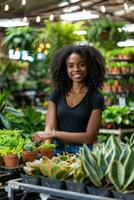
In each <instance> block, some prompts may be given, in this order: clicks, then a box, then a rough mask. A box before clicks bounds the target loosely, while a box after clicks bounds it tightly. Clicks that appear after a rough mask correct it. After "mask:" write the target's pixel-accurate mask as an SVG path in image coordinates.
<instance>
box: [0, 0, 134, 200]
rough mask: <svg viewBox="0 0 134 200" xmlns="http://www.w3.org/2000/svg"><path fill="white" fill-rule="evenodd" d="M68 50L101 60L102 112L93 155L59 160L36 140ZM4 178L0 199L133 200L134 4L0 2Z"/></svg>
mask: <svg viewBox="0 0 134 200" xmlns="http://www.w3.org/2000/svg"><path fill="white" fill-rule="evenodd" d="M70 44H72V45H73V44H74V45H77V44H78V45H91V46H94V47H95V48H96V49H98V50H99V51H100V52H101V53H102V55H103V56H104V58H105V62H106V75H105V82H104V86H103V89H102V91H101V93H102V95H103V96H104V100H105V109H104V111H103V112H102V122H101V127H100V129H99V133H98V135H97V142H96V143H95V144H94V146H93V149H92V151H90V150H89V149H88V148H87V145H86V144H84V145H83V146H82V147H81V149H80V151H79V153H78V155H77V154H69V153H65V154H64V155H57V156H54V153H53V152H54V150H55V144H47V145H46V144H45V145H44V144H41V145H42V146H39V145H38V146H37V145H36V144H35V142H33V141H32V137H33V134H34V133H36V132H37V131H43V130H44V127H45V123H46V113H47V109H48V100H49V96H50V94H51V92H52V91H53V86H52V83H51V76H50V66H51V61H52V58H53V56H54V55H55V52H56V51H57V50H59V49H60V48H62V47H64V46H66V45H70ZM44 149H45V152H44V151H43V152H42V151H41V150H44ZM46 151H47V152H46ZM27 152H28V155H26V157H25V154H26V153H27ZM47 153H48V154H47ZM10 154H11V155H10ZM11 156H12V157H11ZM6 157H9V159H10V160H9V161H5V158H6ZM13 157H15V158H17V161H16V163H15V161H14V163H13V164H12V163H11V160H13ZM0 173H1V174H0V200H18V199H19V200H46V199H48V200H64V199H65V200H73V199H79V198H81V199H82V200H93V199H94V200H119V199H123V200H131V199H132V200H134V0H38V1H37V0H0Z"/></svg>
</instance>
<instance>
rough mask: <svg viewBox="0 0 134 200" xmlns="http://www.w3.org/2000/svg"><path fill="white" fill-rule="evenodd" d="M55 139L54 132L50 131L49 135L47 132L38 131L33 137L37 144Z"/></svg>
mask: <svg viewBox="0 0 134 200" xmlns="http://www.w3.org/2000/svg"><path fill="white" fill-rule="evenodd" d="M53 138H54V132H53V131H49V133H48V132H45V131H38V132H36V133H35V134H34V135H33V140H34V141H36V142H40V141H42V140H48V139H53Z"/></svg>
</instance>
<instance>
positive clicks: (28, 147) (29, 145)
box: [23, 140, 37, 152]
mask: <svg viewBox="0 0 134 200" xmlns="http://www.w3.org/2000/svg"><path fill="white" fill-rule="evenodd" d="M36 149H37V147H36V144H35V143H34V142H32V141H30V140H26V142H25V144H24V145H23V151H28V152H31V151H36Z"/></svg>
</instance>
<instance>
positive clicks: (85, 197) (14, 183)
mask: <svg viewBox="0 0 134 200" xmlns="http://www.w3.org/2000/svg"><path fill="white" fill-rule="evenodd" d="M20 181H21V179H14V180H11V181H9V182H8V185H7V188H6V189H7V192H8V199H9V200H15V197H14V191H15V190H23V191H29V192H34V193H43V194H48V195H50V196H56V197H62V198H63V199H64V198H69V199H70V200H74V199H75V200H78V199H80V198H81V199H82V200H117V199H113V198H109V197H102V196H95V195H90V194H83V193H78V192H72V191H66V190H59V189H54V188H49V187H43V186H36V185H31V184H26V183H21V182H20Z"/></svg>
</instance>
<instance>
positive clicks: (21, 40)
mask: <svg viewBox="0 0 134 200" xmlns="http://www.w3.org/2000/svg"><path fill="white" fill-rule="evenodd" d="M36 36H37V31H36V29H34V28H31V27H28V26H27V27H16V28H15V27H14V28H7V29H6V32H5V37H4V39H3V46H4V47H5V48H6V49H8V50H9V49H16V48H20V49H22V50H28V51H32V48H33V47H32V43H33V41H34V39H35V38H36Z"/></svg>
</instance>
